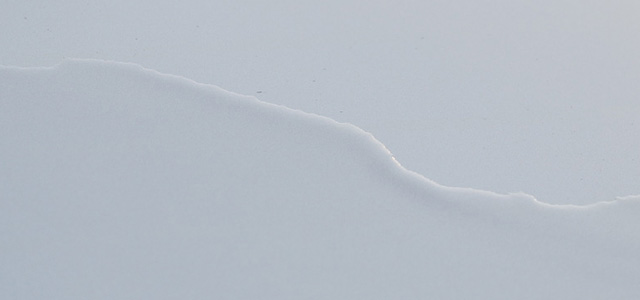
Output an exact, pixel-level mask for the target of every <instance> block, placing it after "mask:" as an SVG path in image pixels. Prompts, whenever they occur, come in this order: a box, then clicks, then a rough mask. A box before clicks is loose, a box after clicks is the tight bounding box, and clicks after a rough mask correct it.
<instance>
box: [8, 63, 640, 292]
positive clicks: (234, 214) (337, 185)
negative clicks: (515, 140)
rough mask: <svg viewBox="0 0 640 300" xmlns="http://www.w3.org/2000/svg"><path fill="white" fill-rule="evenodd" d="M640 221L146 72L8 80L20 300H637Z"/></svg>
mask: <svg viewBox="0 0 640 300" xmlns="http://www.w3.org/2000/svg"><path fill="white" fill-rule="evenodd" d="M638 215H640V197H626V198H620V199H618V200H617V201H611V202H602V203H597V204H593V205H587V206H576V205H550V204H544V203H541V202H538V201H537V200H535V198H533V197H531V196H528V195H525V194H513V195H500V194H496V193H492V192H485V191H479V190H474V189H467V188H450V187H445V186H441V185H438V184H436V183H434V182H432V181H430V180H428V179H425V178H424V177H422V176H420V175H418V174H417V173H414V172H411V171H408V170H406V169H404V168H403V167H402V166H401V165H399V164H398V163H397V162H396V160H395V159H394V158H393V156H392V155H391V153H390V152H389V151H388V150H387V149H386V148H385V147H384V146H383V145H382V144H381V143H380V142H378V141H377V140H376V139H375V138H374V137H373V136H372V135H370V134H368V133H366V132H364V131H363V130H361V129H359V128H357V127H355V126H352V125H348V124H343V123H338V122H335V121H333V120H331V119H328V118H325V117H321V116H317V115H312V114H307V113H303V112H300V111H296V110H291V109H288V108H285V107H282V106H277V105H272V104H268V103H265V102H261V101H259V100H257V99H256V98H254V97H249V96H242V95H238V94H234V93H230V92H227V91H224V90H222V89H220V88H217V87H215V86H211V85H204V84H199V83H196V82H193V81H190V80H188V79H185V78H182V77H178V76H171V75H164V74H160V73H158V72H155V71H152V70H148V69H144V68H142V67H140V66H137V65H133V64H122V63H115V62H104V61H93V60H67V61H65V62H64V63H62V64H60V65H58V66H56V67H53V68H14V67H11V68H9V67H2V68H0V244H1V245H2V247H1V248H0V251H1V252H0V298H2V299H27V300H28V299H638V297H640V288H639V286H640V258H639V256H638V255H637V254H638V253H639V252H640V221H639V220H640V219H638V217H637V216H638Z"/></svg>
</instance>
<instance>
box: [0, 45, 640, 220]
mask: <svg viewBox="0 0 640 300" xmlns="http://www.w3.org/2000/svg"><path fill="white" fill-rule="evenodd" d="M78 65H84V66H87V65H92V66H99V67H104V68H118V69H126V70H129V71H132V72H137V73H144V74H146V75H150V76H152V77H154V78H156V79H161V80H163V81H170V82H173V83H174V84H180V85H189V86H192V87H194V88H196V89H198V90H204V91H207V92H214V93H217V94H222V95H225V96H230V97H233V98H236V99H238V100H243V101H246V103H245V104H247V105H254V106H258V107H260V108H261V109H264V110H266V111H268V112H271V113H276V114H280V115H282V116H284V117H286V118H292V117H293V118H295V119H299V120H300V121H302V122H310V123H315V125H319V126H325V127H326V126H328V127H333V129H334V130H336V131H341V132H342V134H344V135H347V136H348V137H349V138H350V139H352V141H353V142H354V143H356V144H359V145H361V146H365V147H364V148H366V149H369V151H370V153H369V155H370V156H371V158H372V159H373V160H374V161H376V164H379V167H380V170H381V171H383V172H385V173H388V174H389V175H390V178H391V180H394V181H396V182H397V183H399V184H400V185H402V186H403V187H406V188H410V189H412V190H413V192H414V193H416V194H427V195H429V194H431V195H433V194H438V196H440V197H443V198H445V199H447V200H450V201H454V202H461V203H460V204H462V203H464V205H465V206H467V205H471V204H472V203H473V204H474V205H473V206H476V205H478V204H479V203H477V202H479V201H478V200H480V198H481V199H482V200H485V201H480V202H482V203H483V204H486V203H485V202H487V200H488V201H489V202H492V203H493V204H494V205H499V206H504V205H507V206H512V205H517V204H516V203H519V204H524V206H527V207H529V206H537V207H539V208H547V209H555V210H591V209H594V208H600V207H605V206H618V205H622V204H623V203H624V204H630V203H631V202H633V203H637V204H638V205H640V195H629V196H623V197H616V199H615V200H612V201H602V202H597V203H593V204H587V205H572V204H549V203H545V202H541V201H539V200H537V199H536V198H535V197H534V196H532V195H529V194H526V193H509V194H499V193H495V192H491V191H485V190H479V189H474V188H463V187H448V186H444V185H440V184H438V183H436V182H434V181H433V180H430V179H428V178H426V177H425V176H423V175H421V174H419V173H417V172H414V171H411V170H408V169H406V168H405V167H404V166H402V165H401V164H400V163H399V162H398V161H397V160H396V159H395V157H393V155H392V153H391V152H390V151H389V150H388V149H387V148H386V147H385V145H384V144H383V143H381V142H380V141H378V140H377V139H376V138H375V137H374V136H373V135H372V134H371V133H369V132H366V131H365V130H363V129H361V128H359V127H357V126H355V125H353V124H350V123H341V122H338V121H335V120H333V119H331V118H329V117H325V116H321V115H317V114H313V113H308V112H304V111H301V110H297V109H292V108H289V107H286V106H283V105H278V104H272V103H268V102H265V101H262V100H259V99H258V98H256V97H254V96H248V95H242V94H238V93H234V92H231V91H227V90H224V89H222V88H220V87H218V86H216V85H212V84H204V83H199V82H196V81H194V80H191V79H189V78H186V77H182V76H178V75H171V74H166V73H161V72H158V71H156V70H153V69H148V68H145V67H143V66H141V65H138V64H135V63H126V62H117V61H108V60H99V59H78V58H73V59H69V58H68V59H65V60H63V61H62V62H61V63H59V64H56V65H54V66H51V67H16V66H3V65H0V70H2V69H6V70H19V71H26V72H34V71H36V72H38V71H43V72H48V71H62V70H65V69H69V68H73V67H74V66H78Z"/></svg>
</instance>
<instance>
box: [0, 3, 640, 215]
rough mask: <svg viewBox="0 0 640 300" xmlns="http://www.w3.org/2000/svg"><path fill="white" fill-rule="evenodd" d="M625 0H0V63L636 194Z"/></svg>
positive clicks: (576, 192) (406, 156) (568, 194)
mask: <svg viewBox="0 0 640 300" xmlns="http://www.w3.org/2000/svg"><path fill="white" fill-rule="evenodd" d="M639 15H640V2H639V1H634V0H613V1H594V0H584V1H556V0H539V1H511V0H458V1H446V0H430V1H415V0H394V1H362V0H325V1H309V0H296V1H290V0H273V1H262V0H215V1H210V0H184V1H150V0H146V1H144V0H135V1H131V0H111V1H72V0H70V1H56V2H52V1H42V0H31V1H3V3H2V9H0V64H1V65H12V66H35V67H39V66H51V65H54V64H57V63H60V62H61V61H62V59H63V58H65V57H71V58H77V57H80V58H97V59H107V60H116V61H127V62H134V63H137V64H140V65H143V66H145V67H148V68H152V69H155V70H159V71H162V72H165V73H170V74H178V75H181V76H184V77H187V78H191V79H194V80H196V81H198V82H203V83H213V84H216V85H219V86H221V87H223V88H225V89H228V90H232V91H235V92H239V93H242V94H247V95H256V96H259V98H260V99H261V100H264V101H267V102H270V103H276V104H282V105H285V106H288V107H291V108H296V109H300V110H303V111H307V112H313V113H316V114H320V115H323V116H327V117H330V118H332V119H334V120H338V121H341V122H348V123H351V124H355V125H357V126H358V127H360V128H363V129H364V130H366V131H368V132H371V133H372V134H373V135H374V136H376V138H378V139H379V140H380V141H382V142H383V143H384V144H385V145H386V146H387V147H388V148H389V149H390V150H391V151H392V152H393V153H394V155H395V156H396V157H397V158H398V160H399V161H401V162H402V163H403V164H404V165H405V166H407V168H409V169H411V170H415V171H417V172H419V173H420V174H424V175H425V176H427V177H428V178H430V179H433V180H435V181H437V182H441V183H443V184H447V185H452V186H461V187H475V188H480V189H488V190H492V191H499V192H504V193H506V192H518V191H523V192H526V193H529V194H533V195H535V196H536V198H538V199H540V200H541V201H544V202H548V203H554V204H588V203H595V202H598V201H606V200H613V199H614V198H615V197H617V196H624V195H633V194H640V187H639V186H640V185H639V184H638V183H639V182H640V159H638V153H640V127H639V126H640V123H638V121H637V119H638V116H639V115H640V101H638V99H640V84H638V82H640V56H639V55H638V53H640V35H639V34H638V32H640V18H638V16H639Z"/></svg>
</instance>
